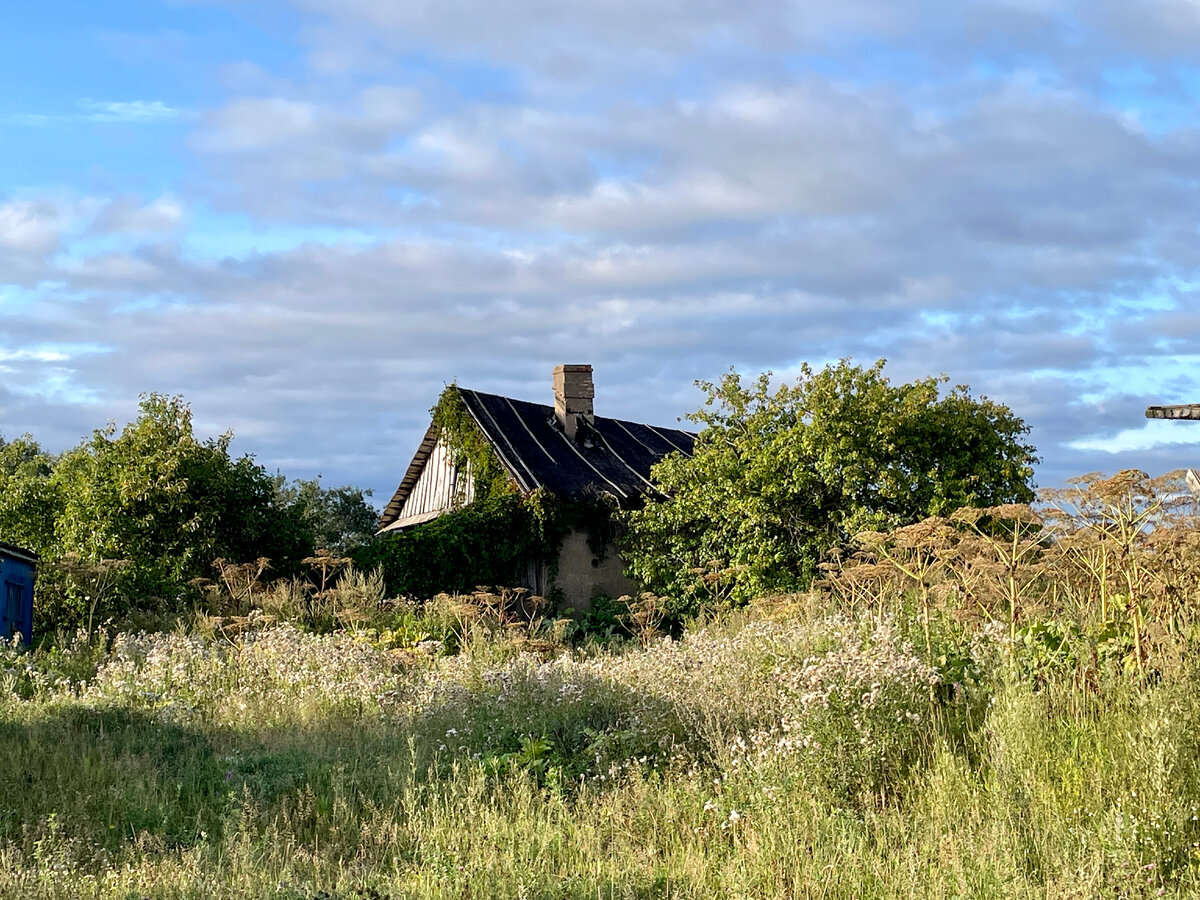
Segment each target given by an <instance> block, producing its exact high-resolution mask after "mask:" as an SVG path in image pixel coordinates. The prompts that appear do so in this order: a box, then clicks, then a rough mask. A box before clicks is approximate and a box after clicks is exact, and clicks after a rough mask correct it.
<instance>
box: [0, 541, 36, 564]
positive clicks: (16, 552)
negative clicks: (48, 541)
mask: <svg viewBox="0 0 1200 900" xmlns="http://www.w3.org/2000/svg"><path fill="white" fill-rule="evenodd" d="M0 556H10V557H12V558H13V559H19V560H21V561H22V562H27V563H34V564H35V565H36V564H37V562H38V555H37V554H36V553H34V552H33V551H32V550H25V549H23V548H21V547H18V546H17V545H16V544H9V543H6V542H5V541H0Z"/></svg>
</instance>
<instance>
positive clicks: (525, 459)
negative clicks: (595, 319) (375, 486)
mask: <svg viewBox="0 0 1200 900" xmlns="http://www.w3.org/2000/svg"><path fill="white" fill-rule="evenodd" d="M447 391H453V392H454V394H455V397H456V402H458V403H460V407H461V409H462V410H464V411H465V413H466V414H467V417H469V423H470V424H471V425H472V426H473V427H474V429H475V433H476V434H477V435H478V436H479V437H480V438H482V440H483V442H484V443H485V445H486V447H487V448H488V449H490V451H491V453H492V454H493V455H494V460H495V462H496V463H498V464H499V467H500V469H501V470H502V475H501V477H502V478H504V479H506V480H507V483H508V484H507V486H508V487H511V488H512V489H514V490H515V491H516V492H518V493H519V494H521V495H523V496H525V497H528V496H529V495H531V494H533V493H534V492H535V491H539V490H540V491H545V492H548V493H549V494H552V495H553V496H554V497H556V498H558V499H560V500H563V501H579V502H586V501H589V500H595V499H596V498H606V500H607V502H608V504H609V505H610V506H612V507H615V508H618V509H630V508H634V507H637V506H640V505H641V504H643V503H645V502H646V501H647V500H648V499H650V500H652V499H653V498H654V497H655V496H656V495H657V492H656V490H655V489H654V487H653V485H652V484H651V481H650V467H651V466H653V465H654V464H655V463H657V462H658V461H660V460H661V459H662V458H663V457H665V456H666V455H667V454H669V453H675V452H678V453H684V454H690V453H691V450H692V442H693V440H694V437H695V436H694V435H693V434H691V433H689V432H686V431H681V430H679V429H676V428H660V427H655V426H651V425H642V424H639V423H637V422H627V421H623V420H621V419H611V418H607V417H605V416H597V415H595V413H594V411H593V401H594V397H595V388H594V386H593V383H592V367H591V366H589V365H561V366H558V367H556V368H555V369H554V404H553V405H552V406H551V405H545V404H540V403H530V402H528V401H525V400H516V399H512V398H510V397H501V396H498V395H496V394H485V393H481V392H480V391H473V390H468V389H466V388H461V387H457V386H452V387H451V388H448V389H447ZM445 397H446V394H443V399H444V398H445ZM439 408H440V406H439V407H437V408H435V411H436V410H437V409H439ZM450 437H452V436H451V435H449V434H448V433H447V429H446V428H444V427H442V426H441V425H439V423H438V418H437V415H436V412H435V416H434V421H433V423H432V424H431V425H430V426H429V429H428V431H426V433H425V437H424V439H423V440H422V441H421V445H420V447H419V448H418V449H417V452H416V455H415V456H414V457H413V459H412V462H411V463H410V464H409V466H408V471H407V472H406V473H405V475H404V478H403V480H402V481H401V482H400V487H399V488H397V490H396V493H395V495H394V496H393V497H392V499H391V502H389V503H388V505H387V507H386V508H385V509H384V511H383V515H382V516H381V517H380V520H379V526H378V533H379V534H385V533H388V532H394V531H399V530H402V529H408V528H416V527H419V526H420V525H421V524H422V523H425V522H429V521H430V520H432V519H435V518H437V517H439V516H441V515H443V514H445V513H447V512H450V511H453V510H456V509H461V508H463V507H464V506H466V505H467V504H470V503H471V502H472V501H473V500H475V499H476V493H477V490H478V488H477V484H476V479H475V477H474V474H475V473H473V472H472V471H471V464H470V462H469V460H466V459H464V456H463V454H462V453H459V452H456V450H455V448H454V447H453V446H452V444H451V441H450V440H448V438H450ZM597 550H599V552H597ZM624 568H625V563H624V561H623V560H622V559H621V558H620V557H619V556H618V555H617V554H616V553H615V552H613V551H612V548H611V546H607V547H603V548H597V547H596V546H595V541H594V540H591V541H589V536H588V535H587V534H585V533H584V532H583V531H582V530H578V529H577V530H573V531H570V532H569V533H567V534H566V535H565V536H564V537H563V539H562V543H561V547H560V548H559V550H558V557H557V560H555V561H554V562H553V564H551V565H548V566H547V565H539V566H531V567H530V568H529V569H528V570H527V574H526V576H525V579H524V580H525V582H526V583H525V584H524V585H523V586H524V587H528V588H530V589H531V590H533V591H534V592H535V593H539V594H547V593H551V592H553V593H555V594H557V595H558V596H559V597H560V598H561V600H562V601H563V602H564V603H565V604H566V605H567V606H571V607H573V608H576V609H583V608H586V607H587V606H588V604H589V603H590V601H591V599H592V597H593V596H595V595H596V594H597V593H604V594H607V595H608V596H610V597H617V596H619V595H621V594H626V593H630V592H632V591H633V590H635V585H633V583H632V582H630V581H629V580H628V579H627V578H626V577H625V575H624Z"/></svg>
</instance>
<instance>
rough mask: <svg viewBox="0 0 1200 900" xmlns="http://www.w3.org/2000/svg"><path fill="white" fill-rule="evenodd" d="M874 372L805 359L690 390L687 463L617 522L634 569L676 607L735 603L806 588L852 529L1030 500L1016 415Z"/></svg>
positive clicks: (964, 393)
mask: <svg viewBox="0 0 1200 900" xmlns="http://www.w3.org/2000/svg"><path fill="white" fill-rule="evenodd" d="M883 365H884V363H883V361H882V360H880V361H879V362H877V363H875V365H873V366H871V367H870V368H863V367H861V366H856V365H852V364H850V363H849V362H848V361H845V360H843V361H841V362H840V363H838V364H837V365H832V366H827V367H826V368H824V369H822V370H821V371H814V370H812V369H811V368H809V367H808V366H807V365H806V366H804V367H803V368H802V371H801V375H800V377H799V378H798V380H797V381H796V382H795V383H794V384H784V385H782V386H780V387H779V388H778V389H776V390H772V389H771V385H770V380H769V378H768V376H767V375H762V376H760V377H759V378H758V379H757V380H756V381H754V382H753V383H752V384H749V385H747V384H744V383H743V381H742V378H741V376H740V375H738V374H737V373H736V372H732V371H731V372H730V373H729V374H727V375H725V376H724V377H723V378H722V379H721V381H720V382H719V383H717V384H713V383H708V382H704V383H700V385H699V386H700V387H701V389H702V390H704V392H705V393H706V394H707V397H706V400H705V404H704V407H703V408H702V409H701V410H699V411H698V412H696V413H694V414H693V415H691V416H690V417H689V418H691V419H692V420H693V421H695V422H698V423H700V424H701V425H703V426H704V429H703V431H702V432H701V434H700V436H699V438H698V439H697V441H696V446H695V451H694V453H693V455H692V456H690V457H686V456H682V455H672V456H669V457H667V458H666V459H664V460H663V461H662V462H661V463H659V464H658V465H657V466H656V467H655V468H654V480H655V482H656V484H657V485H658V486H659V487H660V489H661V490H662V491H663V492H664V493H666V494H667V495H668V498H669V499H667V500H666V501H664V502H662V503H656V504H650V505H648V506H646V507H645V508H643V509H641V510H638V511H634V512H633V513H631V514H630V515H629V517H628V523H629V533H628V536H627V540H626V547H625V551H626V556H627V558H628V559H629V561H630V564H631V571H632V573H633V574H634V575H635V576H636V577H637V578H639V579H640V580H641V581H642V582H643V583H644V584H646V585H647V586H648V587H650V588H651V589H653V590H655V591H656V592H657V593H660V594H667V595H669V596H671V597H673V598H676V601H677V603H678V604H679V605H680V606H681V607H682V608H683V609H684V610H687V609H694V608H696V607H698V606H700V605H701V604H702V602H703V600H704V598H705V597H707V596H710V595H712V594H713V593H714V592H716V593H718V594H719V595H722V596H727V597H729V598H730V599H732V600H733V601H735V602H736V601H745V600H748V599H749V598H751V597H753V596H755V595H757V594H761V593H764V592H768V591H773V590H790V589H795V588H797V587H803V586H805V585H807V584H808V583H809V582H810V581H811V579H812V577H813V576H814V574H815V573H816V569H817V565H818V563H819V562H820V561H821V559H822V557H823V556H824V555H825V554H826V553H827V552H828V551H830V550H831V549H833V548H840V547H846V546H847V545H848V543H849V540H850V538H851V537H852V536H853V535H855V534H857V533H859V532H861V531H864V530H867V529H881V530H882V529H886V528H891V527H894V526H896V525H900V524H904V523H909V522H915V521H918V520H920V519H923V518H925V517H927V516H931V515H937V514H944V513H948V512H950V511H951V510H953V509H956V508H958V507H960V506H964V505H993V504H1000V503H1009V502H1028V501H1029V500H1031V499H1032V498H1033V492H1032V490H1031V488H1030V480H1031V478H1032V475H1033V470H1032V468H1031V465H1032V463H1033V462H1034V461H1035V457H1034V455H1033V447H1032V446H1030V445H1029V444H1028V443H1027V442H1026V441H1025V439H1024V436H1025V435H1026V433H1027V432H1028V427H1027V426H1026V425H1025V423H1024V422H1023V421H1022V420H1021V419H1020V418H1018V417H1017V416H1015V415H1013V414H1012V412H1011V411H1010V410H1009V409H1008V408H1007V407H1005V406H1003V405H1001V404H998V403H995V402H994V401H992V400H989V399H987V398H986V397H979V398H976V397H973V396H972V395H971V394H970V391H969V389H968V388H967V387H965V386H958V387H955V388H953V389H952V390H950V391H943V390H942V385H944V383H945V381H946V379H945V378H944V377H942V378H926V379H922V380H919V381H914V382H910V383H907V384H899V385H896V384H892V383H891V382H890V381H889V380H888V378H887V377H886V376H885V375H884V374H883ZM714 570H719V571H721V572H724V573H726V574H727V581H728V584H719V585H716V586H714V584H713V583H712V578H711V573H712V572H713V571H714Z"/></svg>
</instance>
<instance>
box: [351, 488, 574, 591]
mask: <svg viewBox="0 0 1200 900" xmlns="http://www.w3.org/2000/svg"><path fill="white" fill-rule="evenodd" d="M551 502H552V501H549V500H548V498H547V503H546V506H549V505H550V503H551ZM539 513H541V514H540V515H539ZM545 513H546V507H544V506H539V505H538V504H537V503H535V502H530V501H526V500H524V499H522V498H521V497H519V496H517V495H515V494H513V495H508V496H501V497H493V498H491V499H487V500H477V501H476V502H474V503H472V504H471V505H470V506H466V507H463V508H462V509H457V510H453V511H451V512H449V513H446V514H444V515H442V516H439V517H438V518H436V519H434V520H433V521H431V522H427V523H425V524H424V525H422V526H420V527H418V528H410V529H406V530H404V531H399V532H391V533H388V534H385V535H381V536H380V537H379V538H377V539H376V540H375V541H374V542H373V543H371V544H369V545H368V546H366V547H362V548H360V549H359V550H357V551H355V552H354V553H353V554H352V556H353V558H354V561H355V564H356V565H357V566H358V567H359V568H360V569H374V568H375V567H376V566H378V567H380V568H381V569H382V570H383V576H384V582H385V584H386V585H387V590H388V593H389V594H391V595H392V596H397V595H399V596H406V597H419V598H426V597H432V596H433V595H434V594H438V593H470V592H471V591H472V590H473V589H474V588H475V587H476V586H477V585H481V584H492V585H516V584H520V583H522V582H523V581H524V580H525V570H526V566H527V564H528V563H529V562H530V561H533V562H534V563H535V564H540V563H544V562H546V561H547V560H548V549H549V548H550V547H552V546H557V543H558V541H559V540H561V536H559V535H558V534H557V529H556V527H555V522H556V519H555V517H554V516H553V515H546V514H545Z"/></svg>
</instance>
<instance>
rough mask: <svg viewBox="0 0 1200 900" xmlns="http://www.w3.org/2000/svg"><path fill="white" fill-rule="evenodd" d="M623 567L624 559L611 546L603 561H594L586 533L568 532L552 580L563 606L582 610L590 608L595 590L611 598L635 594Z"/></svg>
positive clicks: (632, 583) (594, 557) (635, 588)
mask: <svg viewBox="0 0 1200 900" xmlns="http://www.w3.org/2000/svg"><path fill="white" fill-rule="evenodd" d="M624 569H625V561H624V560H623V559H622V558H621V557H620V556H619V555H618V554H617V552H616V551H615V550H614V549H613V548H612V547H609V548H608V553H607V554H606V555H605V557H604V559H603V560H597V559H596V556H595V554H594V553H592V549H591V547H589V546H588V539H587V533H586V532H584V531H572V532H570V533H569V534H568V535H567V536H566V537H565V538H563V542H562V550H561V551H560V552H559V554H558V576H557V578H556V579H555V584H556V586H557V587H558V588H559V589H560V590H561V591H562V592H563V606H564V607H566V608H569V609H575V610H579V611H580V612H583V611H586V610H588V609H590V608H591V605H592V597H593V596H594V595H595V594H597V593H604V594H607V595H608V596H610V597H614V598H615V597H620V596H621V595H622V594H634V593H636V591H637V585H636V584H634V582H633V581H631V580H630V579H628V578H626V577H625V572H624Z"/></svg>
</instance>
